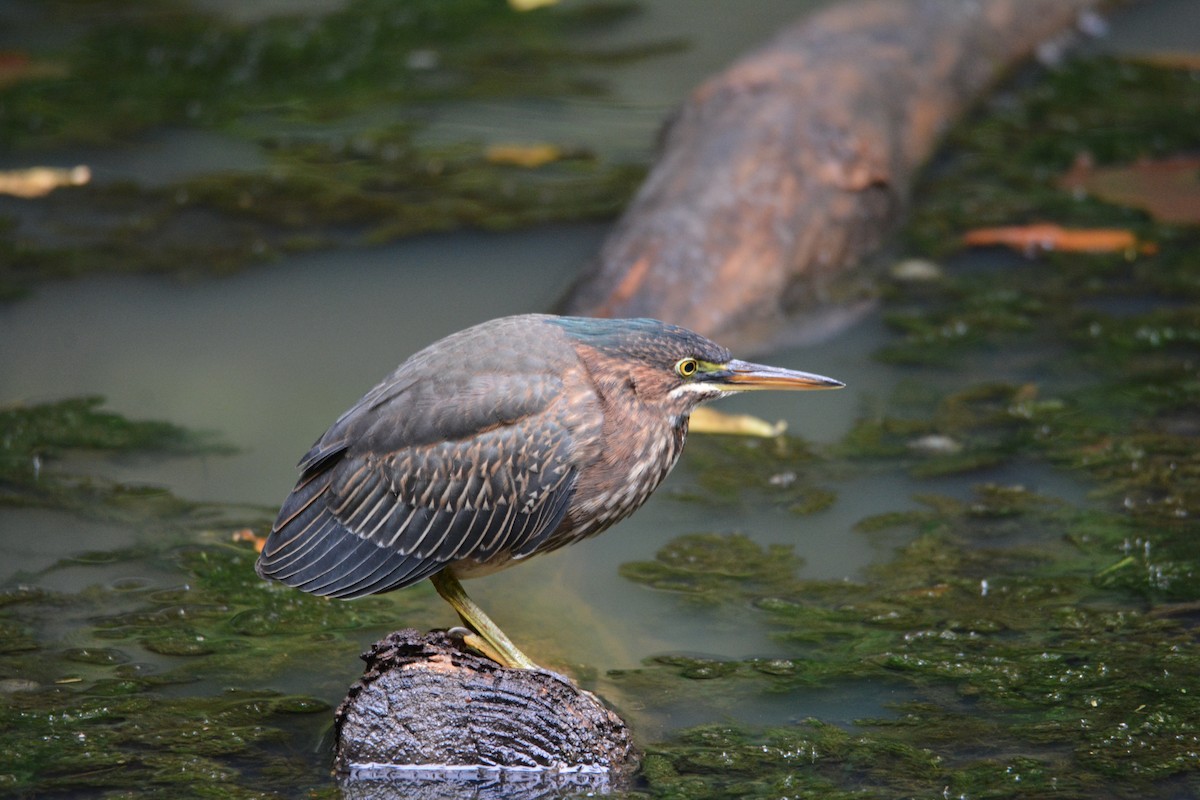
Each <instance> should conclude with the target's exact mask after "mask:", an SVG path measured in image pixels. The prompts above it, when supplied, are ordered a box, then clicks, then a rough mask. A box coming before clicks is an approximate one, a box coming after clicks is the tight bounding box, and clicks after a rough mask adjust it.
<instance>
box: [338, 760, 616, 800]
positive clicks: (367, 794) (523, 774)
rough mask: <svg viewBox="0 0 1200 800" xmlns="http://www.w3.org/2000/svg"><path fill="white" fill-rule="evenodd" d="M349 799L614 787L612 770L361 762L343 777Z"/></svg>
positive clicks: (506, 796) (506, 799)
mask: <svg viewBox="0 0 1200 800" xmlns="http://www.w3.org/2000/svg"><path fill="white" fill-rule="evenodd" d="M339 786H340V787H341V790H342V795H343V797H345V798H346V800H424V798H429V800H433V798H446V797H456V798H464V800H465V799H466V798H473V800H502V799H503V800H550V798H558V797H577V796H593V795H600V794H608V793H609V792H611V791H613V789H614V788H617V787H614V786H613V784H612V778H611V777H610V776H609V774H608V771H607V770H601V771H597V772H590V771H577V772H558V771H548V770H532V769H531V770H520V769H503V770H502V769H494V768H488V767H465V768H458V769H435V768H425V769H423V768H419V767H418V768H404V767H392V768H388V767H376V768H359V769H356V770H354V771H353V772H351V774H350V775H349V776H347V777H345V778H343V779H342V780H341V781H339Z"/></svg>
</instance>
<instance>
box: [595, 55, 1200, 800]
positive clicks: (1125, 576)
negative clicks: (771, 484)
mask: <svg viewBox="0 0 1200 800" xmlns="http://www.w3.org/2000/svg"><path fill="white" fill-rule="evenodd" d="M1167 98H1169V99H1167ZM1198 114H1200V93H1198V92H1197V84H1196V82H1195V81H1194V80H1193V79H1192V77H1190V76H1188V75H1186V74H1185V73H1182V72H1180V73H1168V72H1165V71H1162V70H1156V69H1153V68H1150V67H1144V66H1133V65H1127V64H1119V63H1116V62H1112V61H1107V60H1100V61H1088V62H1077V63H1072V64H1070V65H1068V66H1067V67H1065V68H1063V69H1062V70H1059V71H1057V72H1054V73H1052V74H1050V75H1048V76H1046V77H1045V78H1044V79H1043V80H1041V81H1039V82H1037V83H1036V84H1034V85H1031V86H1027V87H1025V88H1023V89H1018V90H1014V93H1013V95H1010V96H1008V97H1006V98H1004V99H1003V101H1002V102H1001V103H997V104H996V105H995V106H994V107H992V108H989V109H988V110H987V111H986V113H985V114H984V115H983V116H981V117H979V118H976V119H974V120H970V121H968V122H967V123H965V124H964V126H962V127H961V128H960V129H959V130H957V131H956V132H954V133H953V134H952V135H951V137H950V149H949V152H948V153H947V155H946V156H945V157H944V158H942V159H941V160H940V161H939V163H938V164H936V165H935V166H934V167H933V168H932V169H931V170H930V172H929V175H928V176H927V177H926V179H925V180H924V182H923V184H922V185H921V186H920V187H919V188H918V207H917V210H916V213H915V215H914V219H913V222H912V225H911V226H910V228H909V230H908V231H907V233H906V236H907V240H908V242H909V246H910V247H911V248H913V249H914V250H915V251H916V252H915V253H914V255H919V256H923V257H931V256H932V257H946V256H947V255H948V254H950V253H952V252H953V251H955V250H956V249H957V242H958V240H959V234H961V233H962V232H964V231H965V230H967V229H969V228H971V227H976V226H981V225H1008V224H1019V223H1022V222H1030V221H1042V220H1053V221H1055V222H1059V223H1061V224H1063V225H1075V226H1086V225H1100V224H1103V225H1121V226H1124V227H1129V228H1132V229H1133V230H1134V231H1135V232H1136V233H1137V234H1138V236H1139V237H1141V238H1143V239H1145V240H1150V241H1155V242H1157V243H1159V245H1160V248H1159V250H1158V252H1157V253H1155V254H1143V255H1140V256H1138V257H1137V258H1136V259H1134V260H1130V259H1129V258H1128V257H1126V256H1125V255H1119V256H1112V255H1088V254H1063V253H1059V254H1047V255H1045V256H1044V257H1040V258H1039V259H1038V260H1036V261H1031V260H1028V259H1025V258H1023V257H1021V256H1017V255H1012V256H1007V255H996V254H990V255H989V256H988V257H987V258H986V259H976V260H974V261H970V260H967V261H965V262H964V263H957V262H955V261H951V262H950V263H949V264H948V265H947V266H946V269H945V274H944V276H943V277H942V278H940V279H939V280H937V281H933V282H927V283H924V284H913V283H903V282H898V281H897V282H893V283H890V284H888V285H887V286H886V287H885V289H886V291H885V319H886V321H887V322H888V324H889V326H890V327H891V329H892V331H893V332H894V335H893V337H892V341H891V342H890V343H888V344H887V345H885V346H884V347H883V348H882V349H881V351H880V352H879V353H878V354H877V356H878V358H879V359H881V360H883V361H887V362H890V363H894V364H900V365H906V366H909V367H913V368H917V369H919V370H920V371H921V373H920V374H921V375H923V377H922V378H921V379H920V381H919V382H917V381H916V379H910V380H909V381H907V382H906V383H902V384H901V385H899V386H898V387H897V389H896V391H895V393H894V395H893V396H892V397H889V398H885V399H883V401H882V402H881V403H880V404H879V406H880V407H879V408H878V409H876V413H874V414H873V415H872V416H870V417H866V418H863V419H861V420H859V422H858V423H856V425H855V426H854V427H853V429H852V430H851V431H850V433H849V434H848V435H847V436H846V437H845V438H844V439H843V440H842V441H841V442H839V443H838V444H837V445H835V446H834V447H833V448H831V450H830V451H829V452H828V453H823V454H819V455H818V456H817V457H816V463H815V465H814V464H808V465H806V466H805V469H806V470H807V471H808V472H810V473H813V472H817V471H818V470H819V471H820V472H821V473H823V474H830V473H834V474H855V473H856V472H859V471H863V470H866V471H870V472H874V473H878V472H886V471H900V472H904V473H907V474H908V475H909V476H910V478H911V479H914V480H916V481H920V482H924V483H925V484H926V485H928V486H929V489H928V490H925V491H923V492H922V493H920V494H918V495H917V496H916V497H915V498H914V499H916V500H917V501H918V502H919V504H920V507H919V508H917V509H910V510H897V511H884V512H881V513H877V514H872V515H871V516H868V517H864V518H862V519H861V520H859V522H858V524H857V525H856V529H857V530H858V531H859V535H870V536H880V535H884V534H886V535H887V536H889V537H895V536H897V535H906V538H905V540H904V543H903V544H902V545H901V546H900V547H899V548H898V549H897V550H896V552H895V554H894V556H893V557H891V558H888V559H885V560H883V561H881V562H880V563H878V564H876V565H875V566H873V567H872V568H870V569H869V570H867V571H866V572H865V574H863V575H861V576H860V577H859V579H858V580H854V581H838V582H828V581H815V580H806V579H803V578H801V577H800V576H799V574H798V573H797V571H796V568H797V565H798V564H799V559H798V558H797V557H796V556H795V555H794V554H793V553H791V552H789V551H788V550H787V549H786V548H785V549H783V551H782V552H781V551H780V548H779V547H778V546H777V545H776V546H772V547H770V548H768V547H763V546H759V545H756V544H754V543H753V542H750V541H748V540H746V539H745V538H744V537H740V536H731V537H725V543H724V545H722V544H721V543H720V542H719V541H718V540H719V539H720V538H722V537H718V536H716V535H712V534H703V535H688V536H683V537H680V538H679V539H677V540H675V541H674V542H672V543H671V544H670V545H668V546H667V547H666V548H664V549H663V551H662V552H660V554H659V555H658V557H657V559H656V560H655V561H654V562H647V563H637V564H628V565H625V566H624V567H623V569H622V574H624V575H625V576H626V577H628V578H630V579H633V580H636V581H639V582H641V583H644V584H646V585H648V586H653V587H657V588H661V589H665V590H669V591H674V592H677V593H679V595H680V598H681V600H683V601H685V602H692V596H693V595H699V596H701V597H703V598H704V602H705V603H706V604H708V606H709V607H710V608H712V609H713V612H712V613H714V614H715V613H723V611H722V610H725V609H728V610H730V611H733V612H736V613H739V614H743V615H745V614H750V615H753V616H754V617H756V618H757V619H756V621H755V622H756V624H762V625H765V626H767V627H768V629H769V630H771V631H772V636H773V637H774V638H775V639H776V640H777V641H778V642H779V643H780V645H781V646H782V647H783V648H784V652H785V653H787V655H786V656H781V657H779V658H775V659H727V660H720V661H713V660H712V659H706V658H703V657H697V656H690V655H682V654H662V655H660V656H656V657H654V658H651V659H648V660H647V661H646V662H645V664H644V666H643V667H642V668H641V669H640V670H631V671H622V672H619V673H614V674H613V675H612V676H611V677H612V680H613V681H614V682H615V683H616V684H617V685H618V686H619V687H622V689H624V690H627V691H628V692H629V693H630V694H631V695H633V696H636V697H639V698H641V697H654V696H659V697H664V698H669V699H668V700H666V701H664V702H665V703H667V706H666V708H678V707H688V706H690V705H699V704H704V707H706V708H714V709H719V710H718V711H717V712H716V713H717V714H722V713H723V714H725V715H726V716H729V717H732V718H734V719H738V718H740V715H739V714H738V713H737V711H736V709H737V708H738V704H751V703H753V702H755V699H756V698H758V697H761V696H767V695H769V696H773V697H778V698H779V699H778V700H777V701H776V702H778V703H786V704H787V705H788V707H790V708H794V709H795V710H796V714H797V715H798V716H802V715H803V714H804V705H805V703H806V700H807V699H808V698H811V697H813V694H812V693H813V692H831V693H837V694H839V695H842V694H844V693H846V692H847V691H849V692H850V693H851V695H853V693H854V692H855V691H856V689H855V687H857V691H858V692H860V693H865V694H867V695H869V696H871V697H876V696H878V692H879V691H880V688H879V687H889V689H888V694H889V696H890V697H892V698H894V699H893V701H892V703H890V704H889V705H888V707H887V708H886V713H883V714H873V713H872V712H870V711H867V712H866V713H864V714H863V715H862V716H861V718H859V719H854V720H845V721H843V722H841V723H840V724H839V725H832V724H828V723H822V722H818V721H814V720H809V721H802V722H794V723H789V724H786V725H781V724H774V725H769V726H766V727H752V726H749V725H746V724H742V723H734V722H727V723H721V724H710V725H704V726H701V727H699V728H694V729H690V730H686V731H683V732H680V733H678V734H676V735H674V736H672V737H670V738H669V739H668V740H667V741H664V742H659V743H656V744H653V745H651V746H650V747H649V748H648V757H647V761H646V766H645V769H644V773H643V775H644V778H645V781H646V784H647V791H648V792H649V793H650V794H651V795H652V796H656V797H713V798H717V797H731V796H737V797H778V796H791V797H870V798H874V797H911V796H917V797H925V796H945V797H970V798H975V797H1047V796H1051V797H1063V798H1095V797H1121V798H1124V797H1150V796H1153V797H1175V796H1180V797H1182V796H1191V795H1193V794H1195V793H1196V792H1197V791H1198V790H1200V705H1198V702H1200V701H1198V700H1197V698H1196V694H1197V692H1196V689H1195V687H1196V686H1197V684H1198V680H1200V648H1198V644H1197V639H1196V636H1195V631H1196V622H1197V619H1198V618H1200V615H1198V613H1197V607H1198V606H1200V580H1198V578H1200V551H1197V548H1196V547H1195V541H1196V537H1197V536H1198V535H1200V530H1198V529H1197V524H1198V523H1197V519H1200V463H1198V461H1197V459H1198V458H1200V447H1198V446H1197V443H1198V440H1197V437H1198V436H1200V417H1198V415H1197V410H1196V409H1198V408H1200V381H1198V377H1197V371H1196V370H1197V363H1196V352H1197V350H1196V344H1197V339H1196V330H1197V329H1200V318H1197V316H1196V308H1197V303H1198V302H1200V292H1198V291H1197V286H1198V284H1197V276H1198V275H1200V257H1198V254H1200V237H1198V236H1197V232H1196V230H1195V229H1189V228H1185V227H1177V226H1167V225H1161V224H1158V223H1155V222H1154V221H1152V220H1150V219H1148V218H1147V217H1146V216H1145V215H1144V214H1142V213H1141V212H1139V211H1132V210H1128V209H1122V208H1118V207H1115V206H1109V205H1106V204H1104V203H1100V202H1097V201H1094V200H1089V199H1086V198H1085V199H1079V198H1074V197H1072V196H1071V195H1070V194H1069V193H1065V192H1062V191H1060V190H1059V189H1058V188H1057V187H1056V186H1055V180H1056V176H1057V175H1059V174H1060V173H1061V172H1062V171H1064V170H1065V169H1066V168H1067V167H1068V166H1069V165H1070V163H1071V162H1072V161H1073V159H1074V158H1075V156H1076V155H1077V154H1078V153H1079V152H1082V151H1087V152H1089V153H1091V154H1092V156H1093V157H1095V158H1096V159H1097V161H1098V162H1100V163H1108V162H1112V161H1122V160H1133V159H1135V158H1137V157H1141V156H1153V155H1163V154H1171V153H1174V152H1178V151H1186V150H1188V149H1194V147H1195V145H1196V141H1197V140H1196V138H1195V131H1196V130H1197V129H1200V120H1198V119H1197V115H1198ZM980 261H986V263H980ZM989 365H992V366H991V367H990V369H989ZM997 367H999V368H997ZM988 372H991V373H1007V374H1009V375H1014V374H1015V375H1018V376H1021V377H1019V378H1017V379H1012V378H1009V379H1008V380H1007V381H996V380H994V381H990V382H983V381H972V380H971V379H969V378H966V377H965V376H967V375H970V374H978V373H982V374H987V373H988ZM759 458H760V460H761V462H762V463H761V464H760V465H759V467H758V469H759V471H760V473H769V472H771V471H772V470H779V469H780V468H781V464H780V463H779V462H778V461H776V460H773V458H772V454H771V453H770V452H769V451H762V452H761V453H760V454H759ZM1025 465H1030V466H1033V465H1039V466H1041V467H1042V468H1045V466H1047V465H1048V466H1050V467H1051V468H1053V469H1055V470H1058V471H1061V472H1062V473H1064V474H1067V475H1069V476H1070V477H1071V478H1073V479H1074V480H1077V481H1078V482H1079V483H1080V484H1081V485H1082V486H1084V487H1085V488H1087V489H1088V490H1090V494H1089V497H1088V499H1087V500H1086V501H1085V502H1079V501H1075V502H1067V501H1065V500H1062V499H1059V498H1055V497H1049V496H1044V495H1041V494H1039V493H1037V492H1035V491H1032V490H1031V489H1030V488H1029V487H1028V486H1024V485H1019V484H1013V483H1002V482H995V481H993V480H991V476H993V475H996V474H999V470H1000V468H1003V469H1004V470H1005V471H1006V474H1009V475H1011V474H1013V473H1014V472H1016V473H1018V474H1019V471H1020V469H1021V468H1022V467H1023V466H1025ZM962 474H975V475H978V479H979V483H978V484H977V485H976V486H975V488H974V491H973V493H972V494H971V495H970V496H969V497H965V498H964V497H960V496H957V495H955V496H950V495H948V494H943V493H941V492H939V489H938V487H939V481H941V480H943V479H944V478H947V477H954V476H958V475H962ZM1010 480H1011V479H1010ZM839 502H841V500H839ZM888 541H889V542H890V541H895V539H894V538H889V539H888ZM722 556H723V557H722ZM769 563H773V564H776V565H778V566H779V569H777V570H774V571H770V572H768V571H767V569H766V567H765V565H766V564H769ZM768 575H769V580H768V579H767V577H766V576H768ZM764 665H768V666H766V668H765V669H764ZM650 710H651V711H655V712H656V713H665V711H657V710H656V709H655V708H654V707H653V706H650Z"/></svg>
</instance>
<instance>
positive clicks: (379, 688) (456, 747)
mask: <svg viewBox="0 0 1200 800" xmlns="http://www.w3.org/2000/svg"><path fill="white" fill-rule="evenodd" d="M363 660H364V661H366V662H367V667H366V670H365V671H364V673H363V676H362V678H361V679H360V680H359V681H358V683H356V684H355V685H354V686H353V687H351V689H350V691H349V693H348V694H347V696H346V699H345V700H344V701H342V704H341V706H339V707H338V710H337V712H336V715H335V736H336V745H335V767H336V769H337V771H338V772H339V773H340V774H341V776H342V783H343V789H344V791H345V792H346V793H347V796H352V797H363V798H366V797H400V796H404V797H420V796H424V795H426V794H429V793H430V792H434V794H435V795H436V796H442V795H441V794H438V792H442V791H445V790H446V788H447V787H446V783H447V782H452V783H461V784H462V787H461V788H463V789H464V790H465V791H466V792H467V793H468V795H469V796H472V797H486V796H504V797H541V796H545V795H547V794H551V795H558V794H561V792H562V790H563V789H564V788H567V787H572V788H578V790H579V791H581V792H591V791H597V792H604V791H608V790H612V789H619V788H621V787H622V786H625V785H627V784H628V782H629V780H630V778H631V777H632V775H633V773H634V772H635V771H636V770H637V767H638V764H639V754H638V752H637V750H636V748H635V747H634V745H633V741H632V738H631V736H630V733H629V729H628V727H626V725H625V723H624V722H623V721H622V720H621V718H620V717H618V716H617V715H616V714H614V713H613V712H612V711H610V710H609V709H608V708H607V707H605V706H604V704H603V703H601V702H600V700H599V699H597V698H596V697H595V695H593V694H591V693H590V692H585V691H583V690H581V689H579V688H578V687H576V686H575V685H574V684H573V683H572V682H571V681H569V680H568V679H566V678H564V677H563V676H561V675H558V674H556V673H553V672H548V671H540V670H521V669H508V668H505V667H502V666H500V665H499V664H496V663H495V662H494V661H491V660H490V659H487V658H484V657H482V656H479V655H476V654H474V653H472V652H470V651H469V650H467V649H465V648H464V647H463V645H462V644H461V642H459V641H457V640H455V639H453V638H451V637H450V636H447V635H446V634H445V633H442V632H433V633H428V634H422V633H419V632H418V631H415V630H401V631H396V632H395V633H392V634H390V635H389V636H388V637H387V638H385V639H383V640H381V641H379V642H376V643H375V644H374V645H373V646H372V648H371V649H370V650H369V651H368V652H367V653H364V654H363ZM430 796H434V795H430Z"/></svg>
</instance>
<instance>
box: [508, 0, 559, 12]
mask: <svg viewBox="0 0 1200 800" xmlns="http://www.w3.org/2000/svg"><path fill="white" fill-rule="evenodd" d="M557 3H558V0H508V7H509V8H511V9H512V10H513V11H533V10H534V9H535V8H541V7H542V6H552V5H557Z"/></svg>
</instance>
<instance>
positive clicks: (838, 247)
mask: <svg viewBox="0 0 1200 800" xmlns="http://www.w3.org/2000/svg"><path fill="white" fill-rule="evenodd" d="M1094 4H1095V0H961V1H960V0H863V1H862V2H853V3H839V4H837V5H834V6H831V7H829V8H828V9H826V10H824V11H821V12H818V13H816V14H815V15H813V16H812V17H810V18H808V19H806V20H805V21H802V22H801V23H799V24H797V25H796V26H794V27H792V28H789V29H787V30H785V31H784V32H782V33H781V34H780V35H779V36H777V37H776V38H775V39H773V40H771V41H769V42H767V43H766V44H765V45H764V46H763V47H761V48H760V49H758V50H757V51H754V52H752V53H750V54H749V55H747V56H745V57H744V58H742V59H740V60H739V61H737V62H736V63H734V64H733V65H732V66H731V67H729V68H728V69H727V70H725V71H724V72H722V73H720V74H718V75H716V76H715V77H713V78H711V79H709V80H707V81H705V82H704V83H703V84H702V85H701V86H700V87H699V88H697V89H696V90H695V91H694V92H693V93H692V95H691V96H690V97H689V98H688V100H687V102H686V103H685V104H684V106H683V108H682V109H681V110H680V111H679V112H678V114H677V116H676V118H675V119H674V120H673V121H671V122H670V124H669V126H668V128H667V129H666V131H665V135H664V143H663V148H662V153H661V155H660V157H659V158H658V160H657V163H656V164H655V165H654V167H653V169H652V170H651V172H650V175H649V176H648V177H647V179H646V182H645V184H644V185H643V186H642V188H641V190H640V191H639V193H638V195H637V196H636V197H635V199H634V200H633V202H632V204H631V205H630V207H629V209H628V210H627V211H626V212H625V214H624V215H623V216H622V218H621V219H620V221H619V222H618V223H617V225H616V227H615V229H614V230H613V232H612V233H611V235H610V236H609V237H608V239H607V240H606V242H605V244H604V246H603V248H602V250H601V252H600V255H599V259H598V261H597V262H596V263H594V264H593V265H592V266H591V267H590V268H589V270H588V272H587V273H586V274H585V275H584V276H583V277H582V278H581V279H580V280H579V281H578V282H577V283H576V285H575V286H574V287H573V288H572V290H571V291H570V292H569V294H568V296H567V297H566V298H565V300H564V302H563V309H564V310H565V311H566V312H567V313H573V314H584V315H595V316H613V317H636V316H651V317H658V318H660V319H663V320H666V321H668V322H673V323H676V324H680V325H684V326H686V327H689V328H692V329H694V330H696V331H699V332H700V333H703V334H706V335H709V336H712V337H714V338H717V339H719V340H721V341H722V342H724V343H727V344H731V345H734V346H737V347H739V348H740V349H746V348H750V349H753V348H755V347H756V346H758V347H761V346H762V345H763V344H765V343H767V342H769V341H771V340H773V339H776V338H778V337H779V336H780V334H781V332H782V331H783V329H784V328H785V327H786V326H788V325H789V324H794V323H795V322H796V320H797V316H798V315H804V314H806V313H812V312H813V311H814V310H815V309H819V308H822V307H828V306H829V305H830V304H833V305H834V306H843V307H844V306H846V305H848V304H853V303H854V302H855V301H856V300H857V299H861V298H862V284H863V283H864V281H863V280H862V279H861V277H859V278H857V279H856V277H855V276H854V275H853V273H852V272H851V270H852V268H853V267H855V266H856V265H858V264H859V263H860V262H861V261H862V260H863V258H864V257H865V256H867V255H868V254H870V253H872V252H873V251H875V250H876V249H877V248H878V247H879V246H880V245H881V244H882V243H883V241H884V240H885V238H886V236H887V234H888V233H889V232H890V231H891V230H892V228H893V227H894V225H895V223H896V221H897V220H898V219H899V218H900V217H901V216H902V214H903V211H904V208H905V204H906V202H907V198H908V196H909V192H910V189H911V186H912V183H913V179H914V176H915V175H916V173H917V171H918V169H919V167H920V166H921V165H922V163H923V162H924V161H925V160H926V159H927V158H928V157H929V156H930V154H931V153H932V152H933V149H934V147H935V146H936V144H937V142H938V140H939V138H940V137H941V135H942V133H943V132H944V130H945V128H946V127H947V125H948V124H949V123H950V122H952V121H953V120H954V119H955V118H956V117H958V116H959V115H960V114H961V113H962V112H963V111H964V110H965V109H966V108H967V107H968V105H969V104H970V103H971V102H973V101H974V100H975V99H976V98H978V97H979V96H980V94H981V93H982V92H983V91H984V90H985V89H986V88H988V87H989V86H990V85H992V84H993V83H994V82H995V81H996V80H997V78H998V77H1000V76H1001V75H1003V74H1004V72H1005V70H1007V69H1010V68H1011V67H1012V66H1013V65H1015V64H1017V63H1019V62H1020V61H1022V60H1024V59H1026V58H1027V57H1028V56H1030V55H1031V54H1032V53H1033V52H1034V49H1035V48H1036V47H1037V46H1038V45H1039V44H1040V43H1041V42H1043V41H1045V40H1046V39H1048V38H1050V37H1052V36H1054V35H1055V34H1061V33H1062V32H1063V31H1065V30H1068V29H1069V28H1070V26H1071V25H1072V23H1073V22H1074V21H1075V19H1076V18H1077V15H1078V14H1079V13H1080V12H1081V11H1083V10H1085V9H1087V8H1089V7H1091V6H1092V5H1094Z"/></svg>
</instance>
